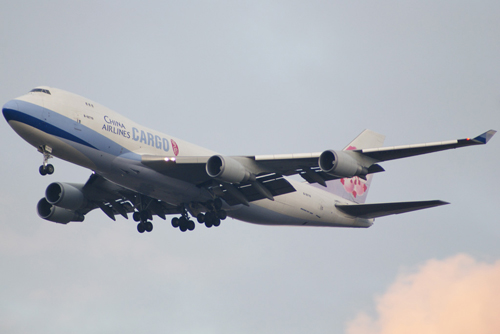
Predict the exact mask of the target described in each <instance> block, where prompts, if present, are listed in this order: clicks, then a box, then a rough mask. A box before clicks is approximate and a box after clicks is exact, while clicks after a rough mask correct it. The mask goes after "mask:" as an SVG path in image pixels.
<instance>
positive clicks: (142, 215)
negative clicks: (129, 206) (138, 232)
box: [139, 210, 150, 221]
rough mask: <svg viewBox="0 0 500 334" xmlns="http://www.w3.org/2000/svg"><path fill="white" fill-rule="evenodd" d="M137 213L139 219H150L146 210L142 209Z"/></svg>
mask: <svg viewBox="0 0 500 334" xmlns="http://www.w3.org/2000/svg"><path fill="white" fill-rule="evenodd" d="M139 214H140V217H141V220H143V221H146V220H148V219H150V218H149V212H148V211H147V210H143V211H141V212H140V213H139Z"/></svg>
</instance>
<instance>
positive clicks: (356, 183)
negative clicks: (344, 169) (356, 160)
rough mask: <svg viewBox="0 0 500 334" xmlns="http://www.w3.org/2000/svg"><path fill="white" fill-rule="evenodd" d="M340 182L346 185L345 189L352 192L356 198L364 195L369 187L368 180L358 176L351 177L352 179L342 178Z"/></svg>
mask: <svg viewBox="0 0 500 334" xmlns="http://www.w3.org/2000/svg"><path fill="white" fill-rule="evenodd" d="M340 183H342V184H343V185H344V189H345V191H347V192H348V193H349V194H352V196H354V198H356V197H357V196H361V195H363V194H364V193H365V192H366V190H367V189H368V187H367V186H366V181H365V180H363V179H360V178H359V177H357V176H354V177H351V178H350V179H347V178H346V179H341V180H340Z"/></svg>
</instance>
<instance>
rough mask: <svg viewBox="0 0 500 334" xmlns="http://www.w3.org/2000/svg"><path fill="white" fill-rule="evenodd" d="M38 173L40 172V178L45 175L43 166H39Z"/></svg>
mask: <svg viewBox="0 0 500 334" xmlns="http://www.w3.org/2000/svg"><path fill="white" fill-rule="evenodd" d="M38 171H39V172H40V175H42V176H45V175H47V171H46V170H45V166H43V165H42V166H40V168H38Z"/></svg>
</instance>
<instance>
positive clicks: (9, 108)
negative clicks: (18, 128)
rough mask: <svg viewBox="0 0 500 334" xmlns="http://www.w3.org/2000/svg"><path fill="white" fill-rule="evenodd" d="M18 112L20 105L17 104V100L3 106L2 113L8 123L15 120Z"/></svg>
mask: <svg viewBox="0 0 500 334" xmlns="http://www.w3.org/2000/svg"><path fill="white" fill-rule="evenodd" d="M16 112H19V105H18V104H17V102H16V100H10V101H9V102H7V103H6V104H4V105H3V108H2V113H3V117H5V119H6V120H7V122H8V121H10V120H11V119H12V118H13V116H14V114H15V113H16Z"/></svg>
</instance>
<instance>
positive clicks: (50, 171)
mask: <svg viewBox="0 0 500 334" xmlns="http://www.w3.org/2000/svg"><path fill="white" fill-rule="evenodd" d="M54 169H55V168H54V165H51V164H48V165H47V166H45V171H46V172H47V174H49V175H52V174H54Z"/></svg>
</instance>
